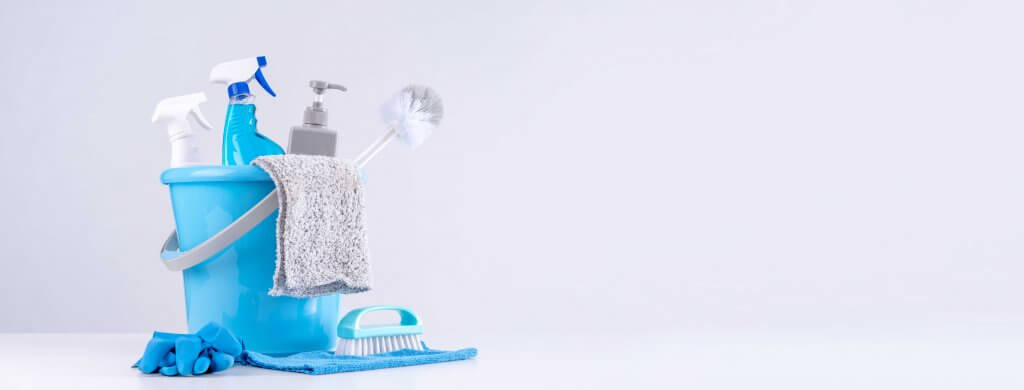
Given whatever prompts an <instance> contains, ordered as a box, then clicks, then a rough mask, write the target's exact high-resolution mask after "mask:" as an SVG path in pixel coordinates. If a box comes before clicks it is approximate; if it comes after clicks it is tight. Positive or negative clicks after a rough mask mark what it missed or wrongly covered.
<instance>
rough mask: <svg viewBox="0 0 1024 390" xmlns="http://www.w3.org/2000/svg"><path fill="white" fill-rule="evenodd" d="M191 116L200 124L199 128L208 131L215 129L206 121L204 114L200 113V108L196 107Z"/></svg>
mask: <svg viewBox="0 0 1024 390" xmlns="http://www.w3.org/2000/svg"><path fill="white" fill-rule="evenodd" d="M189 115H190V116H192V118H193V119H195V120H196V123H199V127H202V128H204V129H206V130H212V129H213V125H211V124H210V122H207V121H206V118H205V117H203V112H202V111H199V107H195V108H193V109H192V110H191V111H189Z"/></svg>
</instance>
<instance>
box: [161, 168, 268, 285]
mask: <svg viewBox="0 0 1024 390" xmlns="http://www.w3.org/2000/svg"><path fill="white" fill-rule="evenodd" d="M277 206H278V203H277V189H276V188H275V189H274V190H273V191H270V193H269V194H267V196H266V197H264V198H263V200H261V201H259V203H256V205H255V206H252V208H251V209H249V211H246V212H245V214H242V216H241V217H239V218H238V219H236V220H235V222H232V223H231V224H230V225H228V226H227V227H225V228H224V229H223V230H221V231H219V232H217V234H214V235H213V236H212V237H210V238H208V239H206V241H203V243H202V244H199V245H196V246H195V247H194V248H192V249H189V250H188V251H186V252H182V251H181V249H180V247H179V246H178V231H177V230H175V231H172V232H171V235H170V236H168V237H167V240H166V241H164V247H163V248H162V249H161V251H160V259H161V260H163V263H164V265H165V266H167V269H169V270H171V271H182V270H186V269H189V268H192V267H194V266H196V265H198V264H199V263H202V262H204V261H206V259H209V258H210V257H213V255H215V254H217V253H218V252H220V251H222V250H224V248H227V247H228V246H230V245H231V244H232V243H234V242H235V241H236V240H238V239H239V238H242V236H244V235H245V234H246V233H249V231H250V230H252V228H254V227H256V225H259V224H260V222H263V220H264V219H266V218H267V217H269V216H270V214H273V213H274V210H277Z"/></svg>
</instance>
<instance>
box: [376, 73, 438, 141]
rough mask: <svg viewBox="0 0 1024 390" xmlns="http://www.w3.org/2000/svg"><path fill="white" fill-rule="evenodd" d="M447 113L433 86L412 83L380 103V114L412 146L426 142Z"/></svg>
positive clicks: (402, 139)
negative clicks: (385, 101)
mask: <svg viewBox="0 0 1024 390" xmlns="http://www.w3.org/2000/svg"><path fill="white" fill-rule="evenodd" d="M442 117H444V103H442V102H441V96H440V95H438V94H437V92H434V90H433V89H431V88H430V87H425V86H421V85H410V86H408V87H405V88H404V89H402V90H401V91H399V92H398V94H396V95H395V96H394V97H393V98H391V101H389V102H388V103H387V104H385V105H384V106H383V107H381V118H382V119H383V120H384V123H387V124H388V125H390V126H391V127H393V128H394V129H395V130H396V133H395V135H396V137H397V138H398V140H399V141H402V143H405V144H406V145H409V146H410V147H412V148H413V149H415V148H416V147H417V146H420V144H422V143H423V141H424V140H426V139H427V137H430V133H431V132H433V130H434V128H435V127H437V126H438V125H440V124H441V118H442Z"/></svg>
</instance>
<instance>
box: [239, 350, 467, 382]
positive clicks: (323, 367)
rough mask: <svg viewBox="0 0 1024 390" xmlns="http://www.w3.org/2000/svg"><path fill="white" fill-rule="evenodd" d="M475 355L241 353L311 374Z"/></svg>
mask: <svg viewBox="0 0 1024 390" xmlns="http://www.w3.org/2000/svg"><path fill="white" fill-rule="evenodd" d="M476 354H477V350H476V348H464V349H460V350H456V351H441V350H436V349H430V348H426V347H425V346H424V348H423V350H420V351H416V350H411V349H403V350H398V351H394V352H388V353H382V354H376V355H370V356H349V355H338V354H332V353H330V352H323V351H318V352H303V353H298V354H295V355H291V356H284V357H274V356H268V355H265V354H262V353H259V352H249V351H246V352H245V353H244V354H242V364H245V365H247V366H253V367H259V368H266V369H270V370H278V371H288V372H297V373H301V374H308V375H325V374H337V373H342V372H352V371H366V370H379V369H382V368H394V367H406V366H415V365H420V364H433V363H444V362H452V361H457V360H466V359H472V358H474V357H476Z"/></svg>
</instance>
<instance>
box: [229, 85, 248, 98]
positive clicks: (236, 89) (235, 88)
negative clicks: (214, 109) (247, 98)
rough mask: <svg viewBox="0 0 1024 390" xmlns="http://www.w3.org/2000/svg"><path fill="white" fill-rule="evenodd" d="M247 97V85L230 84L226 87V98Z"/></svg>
mask: <svg viewBox="0 0 1024 390" xmlns="http://www.w3.org/2000/svg"><path fill="white" fill-rule="evenodd" d="M243 94H244V95H249V94H250V92H249V84H246V83H232V84H231V85H229V86H228V96H229V97H235V96H238V95H243Z"/></svg>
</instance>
